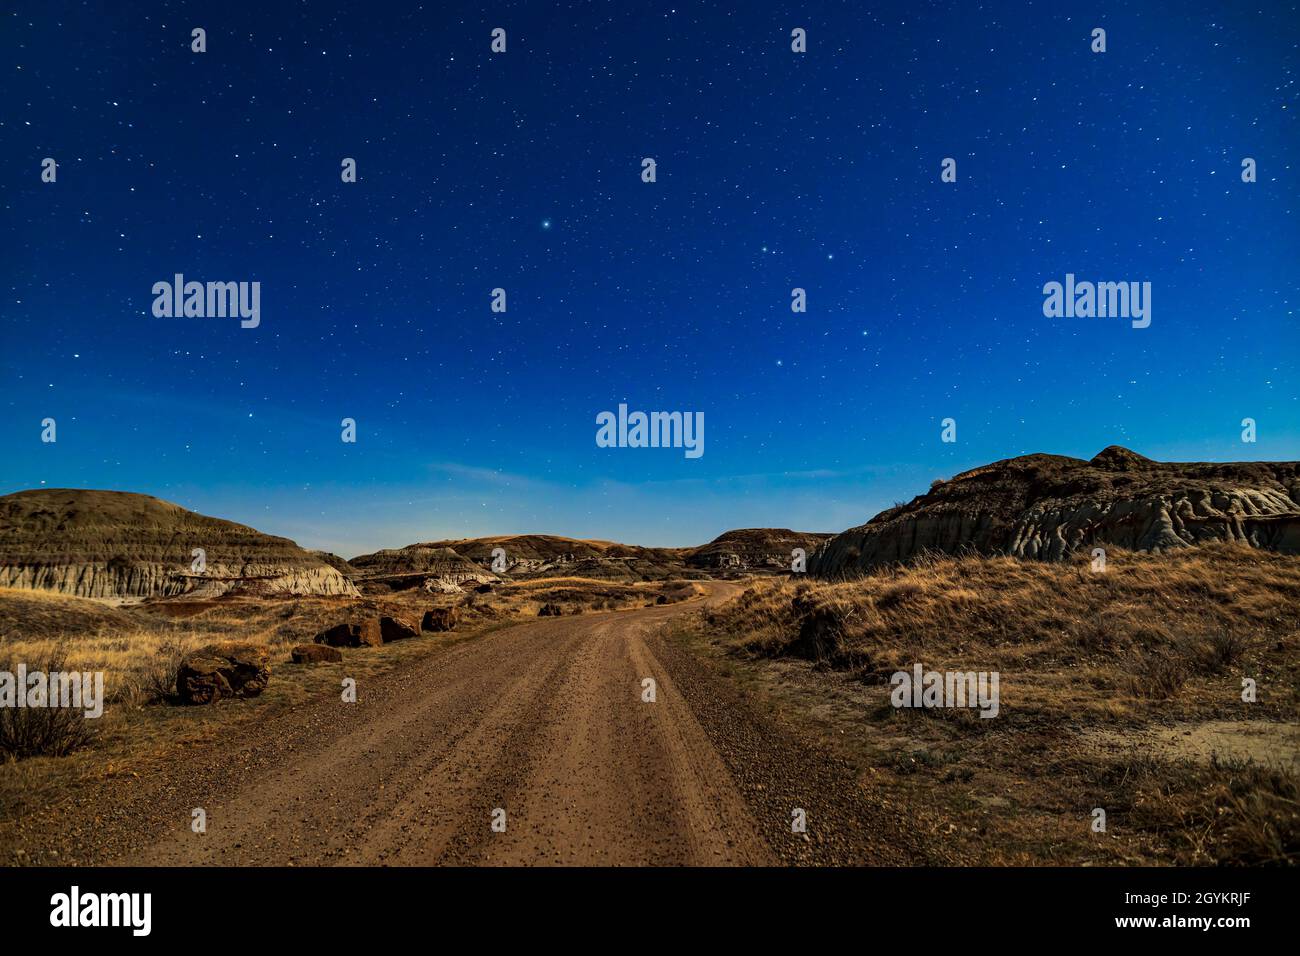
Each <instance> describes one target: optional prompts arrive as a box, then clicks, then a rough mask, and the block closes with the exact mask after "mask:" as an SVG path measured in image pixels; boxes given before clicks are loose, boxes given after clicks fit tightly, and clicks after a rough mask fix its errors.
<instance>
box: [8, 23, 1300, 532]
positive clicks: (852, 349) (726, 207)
mask: <svg viewBox="0 0 1300 956" xmlns="http://www.w3.org/2000/svg"><path fill="white" fill-rule="evenodd" d="M392 6H396V7H398V8H399V9H398V10H396V11H392V10H390V9H389V8H388V7H386V6H384V5H376V4H311V5H310V6H309V5H306V4H251V3H243V2H235V3H221V4H217V3H168V4H156V3H150V4H135V3H129V2H128V3H87V4H78V5H67V6H63V5H59V4H35V3H20V4H18V7H17V9H16V11H14V12H10V11H9V10H6V11H5V12H4V14H3V22H0V51H2V53H3V56H2V57H0V70H2V71H3V73H0V75H2V76H3V80H0V90H3V94H4V95H3V97H2V98H0V99H2V102H3V106H2V107H0V190H2V191H0V230H2V232H3V234H4V236H5V241H4V255H3V257H0V381H3V384H4V398H3V404H2V405H0V408H3V415H2V416H0V448H2V449H3V456H0V457H2V458H3V465H0V493H9V492H12V491H17V490H20V489H24V488H34V487H41V486H45V487H88V488H108V489H117V490H124V491H137V492H144V493H148V494H153V495H156V496H158V497H161V498H164V499H167V500H170V501H175V502H177V503H179V504H182V505H184V506H185V507H188V508H192V509H194V510H197V511H200V512H203V513H205V514H211V515H215V516H217V517H222V518H228V519H231V520H235V521H240V522H243V523H246V524H250V525H253V526H254V527H257V528H259V529H260V530H263V531H267V532H270V533H274V534H282V535H286V536H288V537H291V538H294V539H295V540H297V541H298V542H299V543H300V544H303V545H304V546H308V547H318V548H325V549H328V550H331V551H335V552H337V553H340V554H343V555H345V556H349V557H350V556H353V555H356V554H359V553H362V552H365V551H370V550H374V549H377V548H380V547H398V546H401V545H403V544H407V543H410V542H414V541H419V540H432V539H436V538H442V537H468V536H476V535H485V534H506V533H524V532H531V533H552V534H565V535H570V536H574V537H595V538H604V539H613V540H621V541H627V542H633V543H639V544H646V545H692V544H699V543H702V542H704V541H707V540H710V539H712V538H713V537H715V536H716V535H718V534H719V533H721V532H723V531H725V530H727V529H729V528H735V527H760V526H780V527H793V528H797V529H800V530H811V531H839V530H843V529H844V528H846V527H849V526H852V525H856V524H861V523H862V522H864V521H866V520H867V519H868V518H870V517H871V516H872V515H874V514H875V513H877V512H878V511H880V510H882V509H883V508H886V507H888V506H890V505H891V504H893V503H894V502H895V501H900V500H908V499H910V498H911V497H912V496H913V495H916V494H920V493H922V492H923V491H925V490H926V488H927V487H928V486H929V483H930V482H931V481H932V480H933V479H935V478H939V477H950V476H951V475H953V474H955V473H956V472H958V471H961V470H964V469H966V468H970V467H974V466H976V465H980V464H984V463H986V462H989V461H993V460H997V459H1001V458H1007V457H1010V456H1013V455H1018V454H1024V453H1029V452H1051V453H1056V454H1065V455H1074V456H1077V457H1083V458H1089V457H1091V456H1092V455H1094V454H1096V453H1097V452H1098V451H1100V450H1101V449H1102V448H1103V447H1105V446H1107V445H1110V444H1122V445H1125V446H1127V447H1129V448H1132V449H1134V450H1135V451H1138V452H1140V453H1142V454H1145V455H1148V456H1150V457H1154V458H1161V459H1172V460H1243V459H1272V460H1279V459H1284V460H1291V459H1295V458H1300V400H1298V398H1297V390H1296V364H1297V358H1298V357H1300V331H1298V322H1300V314H1298V311H1300V270H1297V263H1300V229H1298V228H1297V199H1298V195H1297V184H1296V178H1295V173H1296V158H1295V153H1296V146H1297V144H1300V124H1298V123H1297V112H1298V111H1300V104H1298V103H1297V92H1298V87H1297V75H1298V74H1297V71H1298V70H1300V30H1298V29H1297V26H1296V24H1300V11H1298V10H1297V7H1296V4H1294V3H1277V4H1267V5H1263V6H1261V8H1260V9H1245V8H1241V7H1239V5H1236V4H1222V5H1219V4H1208V3H1196V2H1192V3H1182V2H1179V3H1172V2H1171V3H1149V2H1138V3H1124V4H1118V3H1115V4H1073V3H1058V2H1052V3H1034V4H1024V5H1016V7H1017V8H1018V9H1015V10H1013V8H1012V6H1011V5H1009V4H1004V3H986V4H978V3H960V4H957V3H954V4H923V5H917V4H902V3H885V4H872V5H871V6H870V9H869V10H868V9H865V7H864V5H862V4H860V3H834V4H832V3H806V4H770V3H764V2H755V3H748V4H742V5H735V6H736V8H737V9H736V10H732V9H730V8H729V7H728V6H727V5H718V4H690V3H681V4H676V5H674V4H653V5H651V4H645V5H635V6H636V7H638V8H643V9H636V10H623V9H620V7H622V6H623V5H615V4H608V3H580V4H571V5H570V4H564V5H558V4H557V5H552V4H544V3H540V2H537V3H494V4H490V5H487V6H489V7H490V8H491V9H490V10H486V11H485V10H484V9H483V5H479V4H451V3H448V4H425V5H423V6H422V7H416V6H414V5H410V6H407V5H401V4H398V5H392ZM628 6H632V5H628ZM912 7H920V9H917V10H913V9H912ZM1098 26H1100V27H1104V28H1105V29H1106V31H1107V51H1106V52H1105V53H1104V54H1096V53H1093V52H1092V51H1091V49H1090V43H1091V32H1092V29H1093V28H1094V27H1098ZM193 27H203V28H204V29H205V30H206V31H207V52H206V53H202V54H195V53H192V52H191V50H190V30H191V29H192V28H193ZM494 27H502V28H504V29H505V30H506V31H507V50H506V52H505V53H504V54H493V53H492V52H491V51H490V49H489V44H490V39H491V38H490V33H491V30H492V29H493V28H494ZM795 27H803V28H805V29H806V30H807V35H808V51H807V52H806V53H804V54H796V53H793V52H791V49H790V31H791V30H792V29H793V28H795ZM45 157H52V158H54V159H55V160H56V161H57V163H58V167H57V170H58V177H57V181H56V182H55V183H43V182H42V181H41V161H42V159H44V158H45ZM344 157H353V158H355V159H356V160H357V170H358V181H357V182H356V183H344V182H342V181H341V178H340V163H341V161H342V159H343V158H344ZM644 157H653V158H654V159H655V160H656V162H657V182H654V183H645V182H642V180H641V161H642V159H643V158H644ZM946 157H952V158H955V159H956V161H957V181H956V182H955V183H944V182H941V181H940V164H941V162H942V161H943V159H945V158H946ZM1245 157H1252V158H1254V159H1255V160H1256V162H1257V164H1258V181H1257V182H1255V183H1249V184H1248V183H1243V182H1242V181H1241V161H1242V159H1243V158H1245ZM177 272H180V273H183V274H184V275H185V276H186V278H187V279H197V280H201V281H206V280H213V281H259V282H260V283H261V323H260V325H259V326H258V327H257V328H256V329H244V328H241V327H240V323H239V321H238V319H230V318H161V319H160V318H155V317H154V316H153V314H152V304H153V298H154V297H153V295H152V293H151V288H152V286H153V284H154V283H155V282H158V281H161V280H170V279H171V278H172V276H173V274H175V273H177ZM1070 272H1072V273H1074V274H1076V276H1078V278H1079V279H1081V280H1082V279H1088V280H1093V281H1139V282H1142V281H1148V282H1150V283H1151V284H1152V322H1151V325H1150V327H1149V328H1145V329H1134V328H1132V327H1130V323H1129V322H1128V321H1126V320H1122V319H1095V318H1094V319H1084V318H1069V319H1066V318H1056V319H1048V318H1045V317H1044V315H1043V311H1042V304H1043V292H1042V288H1043V285H1044V283H1046V282H1050V281H1064V279H1065V275H1066V273H1070ZM497 287H502V288H505V289H506V290H507V295H508V311H507V312H506V313H505V314H494V313H493V312H492V311H491V310H490V308H489V305H490V295H491V291H492V289H494V288H497ZM794 287H801V288H804V289H806V290H807V296H808V310H807V312H806V313H805V314H796V313H792V312H791V309H790V301H791V297H790V294H791V289H792V288H794ZM620 402H624V403H626V404H627V405H628V406H629V407H630V408H631V409H640V410H644V411H653V410H669V411H701V412H703V413H704V418H705V454H704V455H703V456H702V457H700V458H698V459H688V458H686V457H685V456H684V455H683V454H682V451H681V450H680V449H678V450H673V449H629V448H613V449H611V448H598V447H597V446H596V443H595V434H596V415H597V414H598V413H599V412H602V411H615V410H617V407H618V404H619V403H620ZM46 417H52V418H54V419H55V420H56V421H57V427H58V440H57V442H55V443H53V444H49V443H43V442H42V441H41V421H42V419H44V418H46ZM346 417H350V418H353V419H355V420H356V422H357V441H356V443H355V444H347V443H344V442H342V441H341V440H340V432H341V427H340V422H341V420H342V419H343V418H346ZM948 417H951V418H953V419H955V420H956V422H957V441H956V442H955V443H952V444H946V443H943V442H941V441H940V431H941V424H940V423H941V421H942V420H943V419H944V418H948ZM1246 417H1251V418H1254V419H1255V420H1256V422H1257V428H1258V441H1257V443H1255V444H1244V443H1243V442H1242V441H1241V420H1242V419H1243V418H1246Z"/></svg>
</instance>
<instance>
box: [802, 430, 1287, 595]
mask: <svg viewBox="0 0 1300 956" xmlns="http://www.w3.org/2000/svg"><path fill="white" fill-rule="evenodd" d="M1297 502H1300V462H1233V463H1224V464H1215V463H1175V462H1158V461H1152V460H1151V459H1149V458H1144V457H1142V456H1141V455H1138V454H1135V453H1134V452H1131V451H1129V450H1128V449H1126V448H1120V447H1119V446H1114V445H1113V446H1111V447H1109V448H1107V449H1105V450H1104V451H1102V452H1101V453H1100V454H1099V455H1097V456H1096V457H1095V458H1093V459H1092V460H1091V461H1083V460H1082V459H1078V458H1066V457H1063V456H1060V455H1025V456H1023V457H1020V458H1009V459H1007V460H1005V461H999V462H994V463H993V464H991V465H985V466H983V467H981V468H975V469H972V470H970V471H967V472H963V473H962V474H960V475H957V476H956V477H955V478H953V479H951V480H950V481H937V482H935V483H934V485H933V486H932V487H931V489H930V491H929V492H928V493H927V494H924V495H921V496H919V497H917V498H914V499H913V500H912V501H911V502H909V503H908V504H905V505H898V506H896V507H894V508H890V509H889V510H888V511H884V512H881V513H880V514H878V515H876V517H874V518H872V519H871V520H870V521H868V522H867V523H866V524H864V525H862V526H860V527H857V528H851V529H849V530H848V531H844V532H842V533H841V534H838V535H836V536H835V537H834V538H832V539H831V540H829V541H827V542H826V543H825V544H824V545H823V546H822V547H821V548H820V549H819V550H818V551H817V552H816V553H815V554H813V555H812V556H810V558H809V562H808V570H809V572H810V573H812V574H816V575H820V576H825V577H837V576H845V575H848V576H851V575H854V574H859V573H862V572H865V571H868V570H870V569H871V568H874V567H878V566H880V565H883V564H889V563H892V562H897V561H905V560H907V559H908V558H910V557H913V556H914V555H917V554H921V553H924V552H938V553H944V554H957V553H961V552H965V551H970V552H974V553H978V554H1005V555H1014V556H1016V557H1021V558H1037V559H1042V560H1050V561H1056V560H1061V559H1062V558H1065V557H1066V556H1068V555H1069V554H1071V553H1072V552H1074V551H1076V550H1078V549H1080V548H1091V547H1093V546H1095V545H1096V546H1106V545H1110V546H1112V547H1119V548H1126V549H1129V550H1133V551H1150V552H1156V553H1158V552H1160V551H1164V550H1167V549H1169V548H1181V547H1188V546H1190V545H1196V544H1200V543H1204V542H1208V541H1237V542H1241V543H1243V544H1247V545H1250V546H1252V547H1256V548H1266V549H1270V550H1274V551H1280V552H1284V553H1288V554H1300V503H1297Z"/></svg>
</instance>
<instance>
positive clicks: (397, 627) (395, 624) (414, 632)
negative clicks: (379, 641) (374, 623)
mask: <svg viewBox="0 0 1300 956" xmlns="http://www.w3.org/2000/svg"><path fill="white" fill-rule="evenodd" d="M379 636H380V637H381V638H383V641H384V643H385V644H388V643H390V642H391V641H404V640H406V639H407V638H410V637H419V636H420V629H419V628H418V627H416V626H415V625H414V624H412V623H411V622H410V621H406V620H403V619H402V618H400V617H390V616H389V615H387V614H385V615H383V616H382V617H380V618H379Z"/></svg>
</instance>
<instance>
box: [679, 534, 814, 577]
mask: <svg viewBox="0 0 1300 956" xmlns="http://www.w3.org/2000/svg"><path fill="white" fill-rule="evenodd" d="M830 537H831V535H829V534H817V533H815V532H806V531H791V530H790V529H789V528H741V529H738V530H735V531H728V532H726V533H725V534H721V535H719V536H718V537H716V538H714V539H713V540H712V541H710V542H709V543H708V544H704V545H700V547H698V548H694V549H692V550H691V551H690V552H689V553H688V554H687V555H686V564H687V565H688V566H689V567H693V568H702V569H706V570H712V571H726V570H734V571H789V570H791V564H792V562H793V560H794V559H793V556H792V555H793V552H794V550H795V549H796V548H802V549H803V551H804V556H805V557H807V556H809V555H811V554H812V553H813V551H815V550H816V549H817V548H818V547H820V546H821V545H822V544H823V543H825V542H826V541H827V540H829V539H830Z"/></svg>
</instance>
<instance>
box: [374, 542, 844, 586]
mask: <svg viewBox="0 0 1300 956" xmlns="http://www.w3.org/2000/svg"><path fill="white" fill-rule="evenodd" d="M830 537H831V536H830V535H828V534H813V533H809V532H803V531H790V530H789V529H786V528H747V529H743V530H739V531H728V532H726V533H725V534H722V535H720V536H719V537H717V538H715V539H714V540H713V541H711V542H709V543H708V544H705V545H700V546H699V547H696V548H645V547H641V546H639V545H632V544H618V543H616V542H613V541H598V540H590V539H581V538H565V537H560V536H558V535H548V534H520V535H503V536H497V537H488V538H457V539H448V540H444V541H430V542H427V543H423V544H411V545H407V546H406V547H404V548H397V549H393V550H387V551H377V552H375V553H374V554H363V555H361V556H359V557H356V558H353V559H352V560H351V562H349V563H350V565H351V566H352V567H354V568H356V569H357V570H358V572H359V574H360V575H361V577H359V578H358V581H359V582H361V583H362V585H363V586H364V584H365V582H366V581H383V582H384V583H388V584H390V585H391V586H398V585H397V584H396V583H395V582H394V580H393V579H397V578H403V577H407V576H416V575H426V576H427V577H429V578H430V579H436V580H431V584H432V586H433V587H435V589H436V588H441V587H442V586H443V584H444V583H449V584H460V583H462V581H460V580H457V576H458V575H463V576H464V578H465V579H472V578H474V575H473V574H472V573H469V569H467V568H465V567H464V566H460V567H457V566H455V561H456V560H457V559H459V560H461V561H463V562H467V563H468V564H469V565H470V567H471V568H472V569H473V570H475V571H478V572H483V573H487V574H490V575H491V577H493V578H495V577H496V576H497V574H498V573H497V572H493V571H492V555H493V552H494V551H496V550H497V549H498V548H500V549H501V551H503V552H504V553H505V556H504V560H505V570H504V571H502V572H500V574H501V575H503V576H506V577H509V578H512V579H523V580H527V579H530V578H543V577H583V578H597V579H603V580H611V581H657V580H666V579H669V578H702V577H707V576H708V575H709V574H710V573H716V572H735V573H749V572H782V571H789V570H790V563H791V552H792V551H793V550H794V549H795V548H803V549H804V550H805V551H806V552H807V553H808V554H810V555H811V554H812V552H813V550H814V549H815V548H816V547H818V546H819V545H820V544H822V543H823V542H824V541H825V540H826V539H828V538H830ZM435 556H436V560H435ZM431 562H432V563H431ZM435 565H437V566H435ZM477 579H478V580H487V578H477ZM426 586H430V585H428V584H426Z"/></svg>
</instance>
